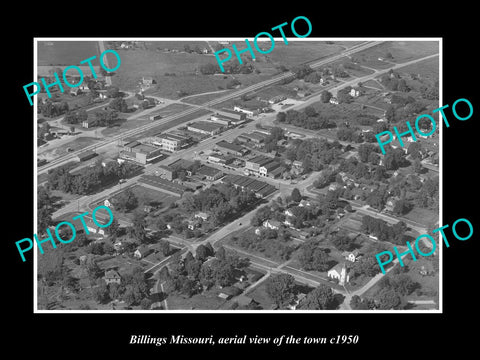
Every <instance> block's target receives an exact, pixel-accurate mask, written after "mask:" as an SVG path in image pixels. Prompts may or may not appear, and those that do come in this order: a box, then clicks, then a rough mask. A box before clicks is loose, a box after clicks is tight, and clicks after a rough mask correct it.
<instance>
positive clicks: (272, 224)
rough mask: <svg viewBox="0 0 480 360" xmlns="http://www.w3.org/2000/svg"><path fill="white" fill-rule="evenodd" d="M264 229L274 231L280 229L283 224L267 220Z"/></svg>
mask: <svg viewBox="0 0 480 360" xmlns="http://www.w3.org/2000/svg"><path fill="white" fill-rule="evenodd" d="M262 225H263V227H264V228H267V229H272V230H278V229H280V226H281V223H280V222H279V221H277V220H271V219H267V220H265V221H264V222H263V224H262Z"/></svg>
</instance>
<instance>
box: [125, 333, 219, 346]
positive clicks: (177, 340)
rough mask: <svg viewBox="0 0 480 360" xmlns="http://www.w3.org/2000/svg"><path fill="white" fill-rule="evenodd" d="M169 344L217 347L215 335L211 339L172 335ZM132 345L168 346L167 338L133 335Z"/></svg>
mask: <svg viewBox="0 0 480 360" xmlns="http://www.w3.org/2000/svg"><path fill="white" fill-rule="evenodd" d="M168 343H169V344H180V345H182V344H209V345H215V340H214V339H213V335H210V337H185V336H184V335H172V336H171V337H170V341H169V342H168ZM130 344H138V345H143V344H154V345H155V346H162V345H165V344H167V338H166V337H163V338H162V337H151V336H150V335H131V337H130Z"/></svg>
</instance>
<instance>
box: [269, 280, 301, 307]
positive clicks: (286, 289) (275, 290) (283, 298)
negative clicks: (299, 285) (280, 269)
mask: <svg viewBox="0 0 480 360" xmlns="http://www.w3.org/2000/svg"><path fill="white" fill-rule="evenodd" d="M265 288H266V292H267V294H268V296H269V297H270V298H271V299H272V300H273V301H274V302H275V304H277V305H278V306H280V307H282V306H285V305H287V304H289V303H290V302H291V301H292V300H293V298H294V289H295V278H294V277H293V276H292V275H290V274H278V275H274V276H272V277H270V278H269V279H267V281H266V284H265Z"/></svg>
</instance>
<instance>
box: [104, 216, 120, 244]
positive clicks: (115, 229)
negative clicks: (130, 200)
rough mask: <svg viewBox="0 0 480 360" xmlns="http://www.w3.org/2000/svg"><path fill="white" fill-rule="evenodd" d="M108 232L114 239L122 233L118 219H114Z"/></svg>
mask: <svg viewBox="0 0 480 360" xmlns="http://www.w3.org/2000/svg"><path fill="white" fill-rule="evenodd" d="M106 232H107V235H108V236H109V237H110V239H111V240H112V241H114V240H115V239H116V238H117V236H118V234H119V233H120V224H119V223H118V220H117V219H113V221H112V223H111V224H110V226H109V227H108V228H107V230H106Z"/></svg>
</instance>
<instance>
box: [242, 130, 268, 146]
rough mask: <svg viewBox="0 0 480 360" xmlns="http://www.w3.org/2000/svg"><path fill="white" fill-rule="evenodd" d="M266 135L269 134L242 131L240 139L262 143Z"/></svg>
mask: <svg viewBox="0 0 480 360" xmlns="http://www.w3.org/2000/svg"><path fill="white" fill-rule="evenodd" d="M266 137H267V135H265V134H262V133H260V132H257V131H254V132H251V133H242V134H240V135H239V136H238V139H239V140H240V141H243V142H247V141H251V142H254V143H256V144H261V143H262V142H264V141H265V138H266Z"/></svg>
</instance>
